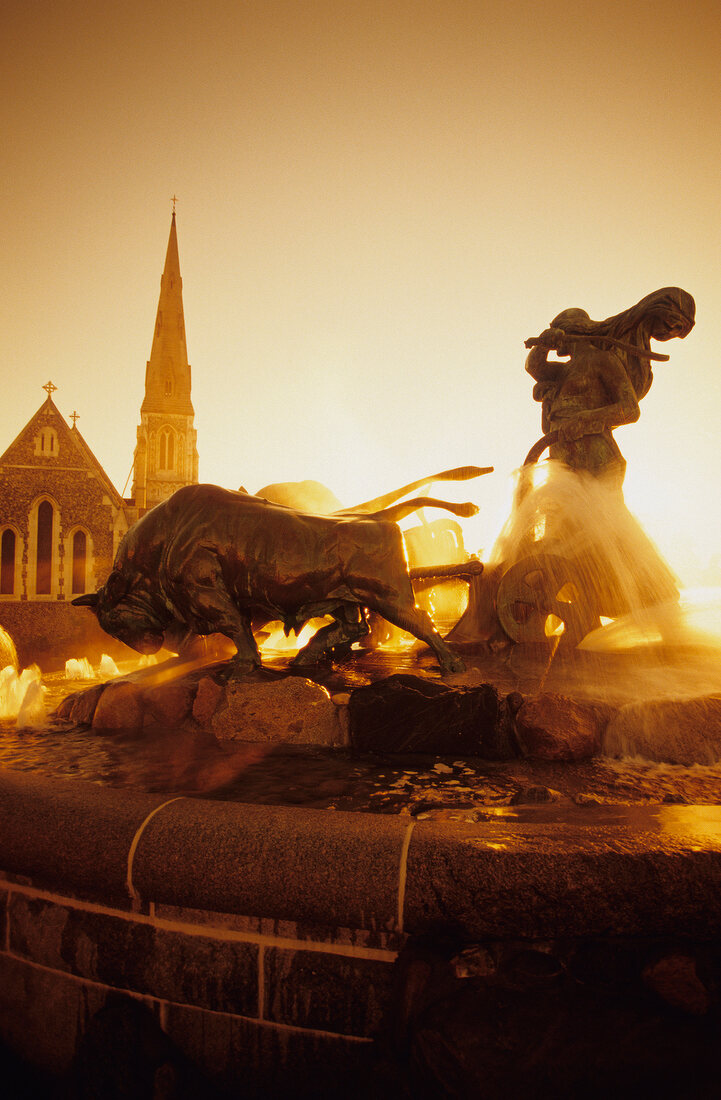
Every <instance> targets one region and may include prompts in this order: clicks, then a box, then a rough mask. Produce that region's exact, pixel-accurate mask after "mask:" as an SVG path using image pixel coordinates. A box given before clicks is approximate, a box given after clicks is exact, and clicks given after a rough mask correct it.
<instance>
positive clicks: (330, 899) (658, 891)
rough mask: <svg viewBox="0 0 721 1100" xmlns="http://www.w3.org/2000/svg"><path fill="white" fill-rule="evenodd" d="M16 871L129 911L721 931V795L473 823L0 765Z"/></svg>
mask: <svg viewBox="0 0 721 1100" xmlns="http://www.w3.org/2000/svg"><path fill="white" fill-rule="evenodd" d="M0 873H4V876H5V879H6V883H7V884H8V885H9V884H11V883H13V882H15V883H19V884H22V885H25V886H27V887H33V888H35V889H41V890H46V891H50V892H54V893H59V894H62V895H64V896H66V897H69V898H74V899H80V900H84V901H87V902H90V903H95V904H104V905H108V906H111V907H113V908H114V909H117V910H121V911H123V910H127V911H131V912H133V911H134V912H146V913H147V912H154V911H156V909H157V907H160V906H170V907H180V908H182V909H184V910H194V911H199V912H202V913H205V914H207V913H213V914H226V915H239V916H243V917H253V918H268V919H272V920H274V921H276V922H278V921H281V922H282V921H292V922H296V923H297V924H304V925H319V926H322V927H324V928H335V929H337V928H345V929H362V930H368V931H371V932H377V933H383V934H384V935H387V934H402V935H403V936H405V935H414V934H423V933H428V932H440V931H450V932H452V933H453V934H455V935H457V936H458V937H460V938H461V939H462V940H465V941H467V942H473V941H477V940H480V939H487V938H494V939H495V938H503V937H517V938H524V937H528V938H531V939H543V938H544V937H559V936H573V937H579V936H597V935H603V936H607V935H616V936H619V935H643V936H662V935H669V934H673V935H678V934H683V935H688V936H693V935H696V936H702V937H707V936H715V935H718V934H719V933H721V907H719V906H718V904H717V899H718V897H719V896H721V807H714V806H687V805H683V806H675V805H669V806H665V805H663V806H640V807H639V806H631V807H615V806H613V807H611V806H584V807H577V808H574V809H573V810H568V809H560V808H559V807H558V806H555V805H550V806H532V807H517V808H516V807H514V808H504V809H503V810H495V811H489V814H488V818H487V820H484V821H480V822H477V823H469V824H465V823H457V822H433V821H415V820H413V819H411V818H410V817H407V816H404V815H399V816H391V815H381V814H370V813H345V812H338V811H334V812H329V811H326V810H315V809H304V808H298V807H282V806H262V805H260V806H259V805H246V804H240V803H225V802H216V801H210V800H201V799H194V798H189V797H184V796H178V797H172V796H168V795H167V794H162V795H161V794H157V795H156V794H145V793H139V792H133V791H128V790H119V789H113V788H107V787H102V786H100V785H97V784H93V783H86V782H82V781H59V780H56V779H52V780H51V779H48V778H44V777H42V776H39V775H36V774H32V773H27V772H22V771H13V770H11V769H0ZM10 888H11V887H10Z"/></svg>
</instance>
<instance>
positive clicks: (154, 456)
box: [133, 204, 198, 508]
mask: <svg viewBox="0 0 721 1100" xmlns="http://www.w3.org/2000/svg"><path fill="white" fill-rule="evenodd" d="M190 381H191V380H190V365H189V363H188V351H187V347H186V344H185V316H184V313H183V280H182V279H181V277H180V259H179V256H178V234H177V229H176V225H175V204H173V216H172V220H171V223H170V236H169V237H168V248H167V251H166V253H165V266H164V268H163V274H162V275H161V277H160V297H159V299H158V312H157V315H156V318H155V330H154V332H153V343H152V347H151V349H150V359H149V360H148V362H147V365H146V369H145V395H144V397H143V403H142V405H141V407H140V425H139V427H138V443H137V446H136V448H135V460H134V479H133V497H134V499H135V504H136V506H137V507H138V508H150V507H152V506H153V505H154V504H157V503H158V502H159V501H160V500H164V499H165V498H166V497H168V496H170V494H171V493H173V492H175V490H176V489H179V488H180V486H181V485H192V484H196V483H197V481H198V451H197V447H196V432H195V429H194V427H193V417H194V415H195V414H194V410H193V404H192V401H191V399H190Z"/></svg>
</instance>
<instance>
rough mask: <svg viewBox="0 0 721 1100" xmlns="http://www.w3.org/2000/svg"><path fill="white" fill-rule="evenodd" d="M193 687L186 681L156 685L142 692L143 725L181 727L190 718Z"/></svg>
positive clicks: (193, 693) (193, 694)
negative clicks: (153, 724)
mask: <svg viewBox="0 0 721 1100" xmlns="http://www.w3.org/2000/svg"><path fill="white" fill-rule="evenodd" d="M194 696H195V685H194V684H192V683H191V682H189V681H188V680H182V679H181V680H173V681H172V682H171V683H168V684H157V685H156V686H155V687H152V688H146V689H145V691H144V692H143V707H144V711H145V724H146V725H149V724H151V723H155V724H157V725H159V726H181V725H182V724H183V722H185V721H186V719H187V718H189V717H190V714H191V711H192V708H193V699H194Z"/></svg>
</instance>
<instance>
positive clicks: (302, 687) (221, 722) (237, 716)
mask: <svg viewBox="0 0 721 1100" xmlns="http://www.w3.org/2000/svg"><path fill="white" fill-rule="evenodd" d="M225 702H226V705H225V706H223V705H222V703H221V705H220V707H219V708H218V710H216V712H215V714H214V715H213V718H212V720H211V728H212V730H213V733H214V734H215V735H216V737H218V738H220V739H221V740H224V741H268V742H273V743H286V744H295V745H338V744H340V743H341V727H340V723H339V720H338V708H337V707H335V706H334V705H333V703H331V701H330V696H329V695H328V692H327V691H326V690H325V688H322V687H320V686H319V685H318V684H314V683H313V682H312V681H311V680H306V679H304V678H301V677H297V676H289V677H288V678H287V679H285V680H275V681H273V682H272V683H253V682H248V683H242V682H232V683H229V684H228V686H227V688H226V691H225Z"/></svg>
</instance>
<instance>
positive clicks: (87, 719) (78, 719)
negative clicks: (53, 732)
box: [53, 684, 106, 726]
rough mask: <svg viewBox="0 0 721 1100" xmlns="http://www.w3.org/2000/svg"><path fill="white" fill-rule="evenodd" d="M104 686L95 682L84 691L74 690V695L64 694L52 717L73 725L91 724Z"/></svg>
mask: <svg viewBox="0 0 721 1100" xmlns="http://www.w3.org/2000/svg"><path fill="white" fill-rule="evenodd" d="M105 687H106V685H105V684H95V685H94V686H93V687H91V688H87V690H86V691H76V692H75V694H74V695H68V696H66V697H65V699H63V701H62V702H61V703H60V704H59V705H58V707H56V709H55V711H54V712H53V718H57V719H59V720H60V721H61V722H72V724H73V725H74V726H91V725H92V724H93V716H94V714H95V708H96V707H97V705H98V700H99V699H100V697H101V695H102V694H103V692H104V691H105Z"/></svg>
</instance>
